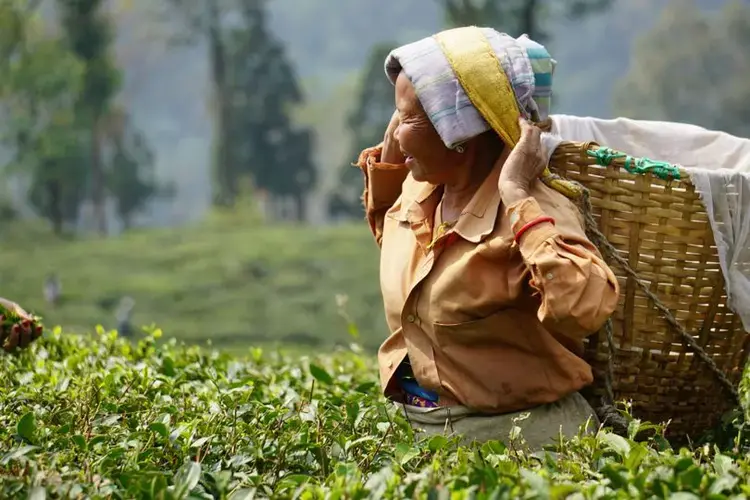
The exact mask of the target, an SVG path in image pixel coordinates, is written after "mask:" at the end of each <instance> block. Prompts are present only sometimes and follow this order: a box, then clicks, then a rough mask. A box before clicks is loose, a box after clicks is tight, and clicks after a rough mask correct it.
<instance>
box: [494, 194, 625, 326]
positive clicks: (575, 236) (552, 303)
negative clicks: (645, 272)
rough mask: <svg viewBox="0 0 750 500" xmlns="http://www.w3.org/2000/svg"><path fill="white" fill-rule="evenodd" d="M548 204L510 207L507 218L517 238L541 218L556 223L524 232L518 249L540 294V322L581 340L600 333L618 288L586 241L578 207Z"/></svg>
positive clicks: (522, 203)
mask: <svg viewBox="0 0 750 500" xmlns="http://www.w3.org/2000/svg"><path fill="white" fill-rule="evenodd" d="M545 201H546V200H545ZM546 205H547V206H544V207H543V206H542V205H541V204H540V203H539V201H538V200H536V199H535V198H534V197H530V198H526V199H524V200H521V201H519V202H517V203H515V204H514V205H512V206H510V207H508V208H507V214H508V216H509V217H510V222H511V229H512V231H513V234H518V232H519V231H521V229H522V228H523V227H524V226H526V225H527V224H529V223H531V222H533V221H535V220H538V218H540V217H546V216H550V217H552V218H553V219H554V220H555V223H554V224H553V223H551V222H541V223H539V224H537V225H534V226H532V227H530V228H529V229H528V230H526V231H525V232H524V233H523V234H522V235H521V236H520V239H519V241H518V249H519V251H520V253H521V256H522V257H523V260H524V262H525V263H526V265H527V267H528V268H529V270H530V273H531V280H530V284H531V286H532V288H534V289H535V291H536V292H538V294H539V295H540V299H541V304H540V307H539V311H538V317H539V320H540V321H541V322H542V323H543V324H544V325H545V326H546V327H547V328H549V329H551V330H555V331H557V332H559V333H561V334H564V335H566V336H570V337H573V338H578V339H580V338H583V337H586V336H588V335H590V334H592V333H594V332H596V331H597V330H599V329H600V328H601V327H602V326H603V325H604V322H605V321H606V320H607V318H609V316H611V314H612V313H613V312H614V310H615V309H616V307H617V303H618V298H619V285H618V282H617V278H616V277H615V275H614V273H613V272H612V270H611V269H610V268H609V266H607V264H606V263H605V262H604V260H603V259H602V258H601V255H600V253H599V251H598V250H597V249H596V247H595V246H594V245H593V244H592V243H591V242H590V241H589V240H588V238H587V237H586V234H585V231H584V229H583V227H582V224H581V222H580V219H579V218H578V213H577V212H576V211H575V210H576V209H575V208H574V207H571V206H570V205H568V204H565V205H563V204H562V203H546Z"/></svg>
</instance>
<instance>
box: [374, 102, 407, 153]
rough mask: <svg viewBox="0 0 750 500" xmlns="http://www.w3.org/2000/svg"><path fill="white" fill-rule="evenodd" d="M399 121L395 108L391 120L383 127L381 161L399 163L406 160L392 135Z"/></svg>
mask: <svg viewBox="0 0 750 500" xmlns="http://www.w3.org/2000/svg"><path fill="white" fill-rule="evenodd" d="M400 123H401V121H400V120H399V117H398V110H396V111H395V112H394V113H393V116H391V121H390V122H389V123H388V127H387V128H386V129H385V137H383V152H382V154H381V156H380V161H381V162H383V163H390V164H392V165H400V164H402V163H404V162H405V161H406V157H404V154H403V153H402V152H401V145H400V144H399V143H398V139H396V136H395V135H394V134H395V132H396V129H397V128H398V126H399V124H400Z"/></svg>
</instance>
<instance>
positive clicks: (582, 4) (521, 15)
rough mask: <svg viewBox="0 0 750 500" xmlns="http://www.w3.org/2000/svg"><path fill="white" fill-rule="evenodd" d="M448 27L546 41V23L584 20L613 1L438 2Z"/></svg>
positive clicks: (483, 0)
mask: <svg viewBox="0 0 750 500" xmlns="http://www.w3.org/2000/svg"><path fill="white" fill-rule="evenodd" d="M437 1H438V2H439V3H440V4H441V5H442V7H443V9H444V10H445V18H446V24H448V25H449V26H472V25H474V26H490V27H493V28H496V29H500V30H502V31H504V32H506V33H510V34H511V35H514V36H519V35H522V34H524V33H526V34H527V35H529V37H531V38H532V39H534V40H537V41H539V42H543V41H545V40H546V39H547V37H548V35H547V32H546V30H544V28H543V24H544V21H546V20H547V19H555V18H557V17H559V16H568V17H572V18H580V17H584V16H587V15H590V14H593V13H596V12H601V11H602V10H605V9H606V8H608V7H609V6H610V5H611V3H612V0H566V1H560V0H437Z"/></svg>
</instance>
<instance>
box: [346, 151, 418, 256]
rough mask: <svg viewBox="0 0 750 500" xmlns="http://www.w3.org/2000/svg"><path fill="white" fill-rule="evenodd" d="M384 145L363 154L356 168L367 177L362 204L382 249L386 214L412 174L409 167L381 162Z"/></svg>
mask: <svg viewBox="0 0 750 500" xmlns="http://www.w3.org/2000/svg"><path fill="white" fill-rule="evenodd" d="M382 152H383V144H382V143H381V144H379V145H377V146H375V147H371V148H367V149H365V150H363V151H362V152H361V153H360V155H359V160H358V161H357V163H356V166H357V167H359V168H360V169H361V170H362V174H363V176H364V192H363V193H362V202H363V204H364V208H365V217H366V218H367V222H368V224H369V226H370V231H371V232H372V234H373V236H374V237H375V241H376V242H377V243H378V245H380V244H381V241H382V237H383V220H384V218H385V214H386V212H387V211H388V209H390V208H391V207H392V206H393V205H394V204H395V203H396V200H398V198H399V196H401V189H402V186H403V183H404V180H405V179H406V176H407V175H408V174H409V170H408V169H407V168H406V165H403V164H392V163H385V162H381V161H380V158H381V155H382Z"/></svg>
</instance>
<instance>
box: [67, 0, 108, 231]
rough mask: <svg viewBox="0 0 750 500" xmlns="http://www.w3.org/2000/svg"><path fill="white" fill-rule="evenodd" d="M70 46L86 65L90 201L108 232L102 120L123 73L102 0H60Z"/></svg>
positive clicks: (81, 107) (83, 100)
mask: <svg viewBox="0 0 750 500" xmlns="http://www.w3.org/2000/svg"><path fill="white" fill-rule="evenodd" d="M57 4H58V6H59V7H60V10H61V14H62V15H61V24H62V26H63V28H64V30H65V38H66V40H67V42H68V44H69V47H70V49H71V50H72V51H73V52H74V53H75V54H76V55H77V56H78V58H79V59H80V60H81V61H82V62H83V63H84V65H85V74H84V84H83V89H82V91H81V93H80V96H79V101H78V111H79V113H80V115H81V117H82V119H84V120H85V121H86V123H87V125H88V128H89V131H90V136H91V138H90V141H89V144H90V147H91V152H90V166H91V201H92V203H93V206H94V214H95V217H96V224H97V229H98V231H99V232H100V233H102V234H105V233H106V232H107V214H106V210H105V208H106V207H105V202H106V178H105V171H104V165H103V160H102V151H101V149H102V134H101V130H100V129H101V120H102V118H103V117H104V116H105V115H106V113H107V112H108V110H109V106H110V104H111V102H112V99H113V98H114V96H115V95H116V94H117V91H118V87H119V84H120V74H119V71H118V70H117V68H116V67H115V64H114V61H113V59H112V56H111V54H110V48H111V44H112V38H113V35H112V29H111V25H110V21H109V19H108V18H107V17H106V14H105V13H103V12H102V5H103V0H57Z"/></svg>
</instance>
